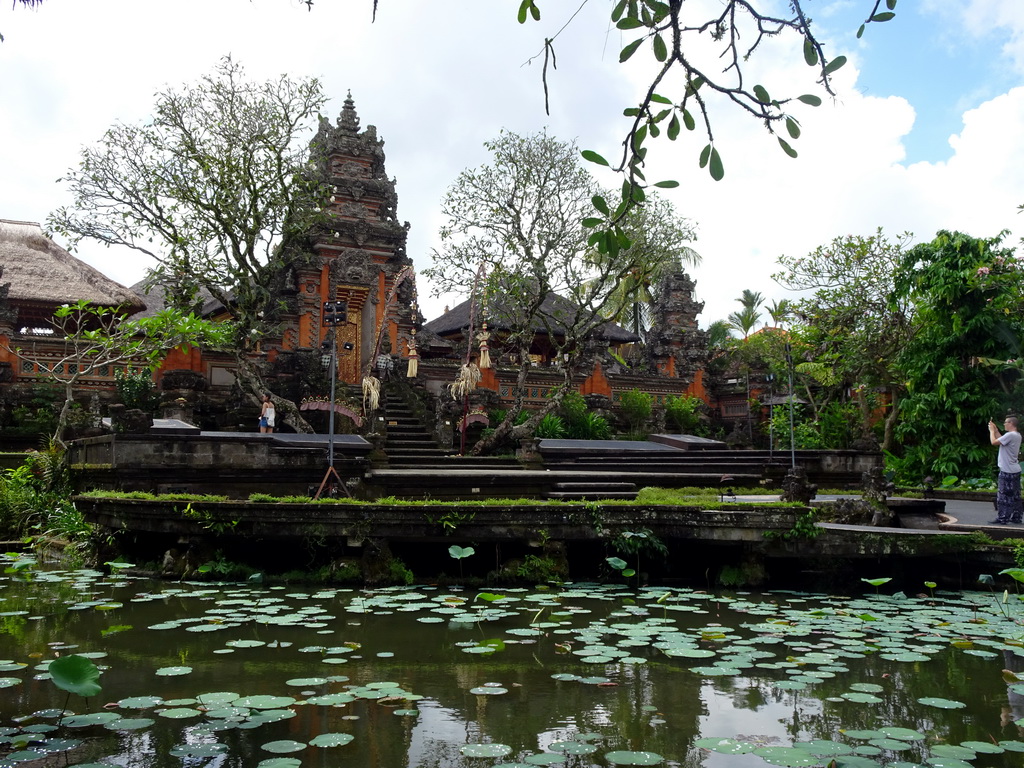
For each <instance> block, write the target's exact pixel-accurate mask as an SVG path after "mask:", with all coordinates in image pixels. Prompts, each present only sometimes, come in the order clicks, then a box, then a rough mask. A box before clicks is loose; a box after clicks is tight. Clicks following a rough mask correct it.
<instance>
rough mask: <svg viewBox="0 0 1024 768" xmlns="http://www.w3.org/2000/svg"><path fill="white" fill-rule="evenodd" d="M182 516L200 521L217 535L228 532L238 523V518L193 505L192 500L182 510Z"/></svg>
mask: <svg viewBox="0 0 1024 768" xmlns="http://www.w3.org/2000/svg"><path fill="white" fill-rule="evenodd" d="M181 516H182V517H183V518H185V519H186V520H193V521H195V522H197V523H199V525H200V526H202V527H203V528H205V529H206V530H208V531H210V532H211V533H215V534H217V535H220V534H224V533H228V532H229V531H232V530H234V528H235V526H237V525H238V520H230V519H223V518H220V517H217V516H216V515H214V514H213V513H212V512H210V511H209V510H206V509H200V508H196V507H193V506H192V502H191V501H190V502H189V503H188V504H186V505H185V508H184V509H183V510H181Z"/></svg>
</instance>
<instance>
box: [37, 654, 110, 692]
mask: <svg viewBox="0 0 1024 768" xmlns="http://www.w3.org/2000/svg"><path fill="white" fill-rule="evenodd" d="M47 670H48V671H49V673H50V679H51V680H52V681H53V684H54V685H56V686H57V687H58V688H60V689H61V690H62V691H68V692H69V693H75V694H78V695H79V696H83V697H85V698H89V697H90V696H95V695H96V694H98V693H99V692H100V691H101V690H103V689H102V687H101V686H100V684H99V682H98V680H99V679H100V670H99V668H98V667H97V666H96V665H95V664H94V663H93V662H92V661H91V660H90V659H87V658H85V657H84V656H76V655H74V654H72V655H71V656H62V657H61V658H59V659H54V660H53V661H51V662H50V663H49V665H48V666H47Z"/></svg>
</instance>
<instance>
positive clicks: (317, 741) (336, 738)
mask: <svg viewBox="0 0 1024 768" xmlns="http://www.w3.org/2000/svg"><path fill="white" fill-rule="evenodd" d="M354 739H355V736H352V735H351V734H348V733H321V734H320V735H319V736H316V737H315V738H313V739H312V740H310V742H309V743H310V746H313V747H343V746H344V745H346V744H349V743H351V742H352V741H353V740H354Z"/></svg>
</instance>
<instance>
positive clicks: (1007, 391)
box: [893, 232, 1024, 482]
mask: <svg viewBox="0 0 1024 768" xmlns="http://www.w3.org/2000/svg"><path fill="white" fill-rule="evenodd" d="M902 266H903V269H902V271H901V273H900V278H899V280H898V281H897V285H896V288H895V295H896V296H899V297H905V298H907V299H909V300H910V301H911V302H912V303H913V306H914V309H915V317H914V322H915V327H916V333H915V335H914V337H913V339H912V340H911V341H910V342H909V343H908V344H907V345H906V346H905V347H904V348H903V349H902V351H901V352H900V355H899V365H900V367H901V369H902V370H903V372H904V375H905V378H906V381H907V382H908V394H907V397H906V399H905V400H904V401H903V404H902V407H901V414H902V421H901V423H900V424H899V426H898V427H897V430H896V434H897V436H898V437H899V438H900V440H901V442H902V444H903V456H902V458H900V459H899V460H897V461H895V462H893V469H894V470H896V472H897V476H898V478H899V479H900V480H902V481H909V482H919V481H920V479H921V478H922V477H925V476H926V475H931V476H933V477H934V476H940V475H959V476H961V477H963V476H975V475H982V474H986V470H988V469H990V467H991V465H993V464H994V463H995V458H994V453H993V450H992V448H991V446H990V445H989V444H988V440H987V439H985V437H986V433H985V425H986V424H987V422H988V421H989V420H990V419H996V420H997V421H999V420H1001V416H1002V414H1005V413H1006V412H1007V410H1008V408H1010V407H1011V405H1012V403H1014V402H1018V403H1019V402H1020V400H1019V398H1018V399H1016V400H1014V398H1013V393H1014V391H1015V390H1016V391H1017V392H1019V391H1020V383H1021V378H1020V372H1019V371H1017V370H1013V369H1012V367H1010V368H1004V369H1000V368H998V367H992V366H989V365H985V364H983V363H982V359H989V360H1010V359H1014V358H1019V357H1020V356H1021V355H1020V342H1019V339H1020V337H1021V335H1022V333H1024V324H1022V316H1021V313H1020V306H1021V294H1022V283H1024V280H1022V271H1021V269H1020V265H1019V263H1018V261H1017V260H1016V259H1015V258H1014V256H1013V252H1012V250H1010V249H1006V248H1002V247H1001V240H1000V238H993V239H988V240H984V239H977V238H973V237H969V236H968V235H964V234H961V233H959V232H954V233H950V232H939V233H938V235H937V237H936V238H935V240H933V241H932V242H930V243H924V244H921V245H918V246H916V247H915V248H913V249H912V250H911V251H910V252H909V253H908V254H907V255H906V257H905V259H904V261H903V265H902Z"/></svg>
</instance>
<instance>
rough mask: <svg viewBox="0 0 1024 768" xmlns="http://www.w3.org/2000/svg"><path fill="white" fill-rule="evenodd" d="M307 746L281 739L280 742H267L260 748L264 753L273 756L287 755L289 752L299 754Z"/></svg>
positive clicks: (299, 742)
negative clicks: (270, 753)
mask: <svg viewBox="0 0 1024 768" xmlns="http://www.w3.org/2000/svg"><path fill="white" fill-rule="evenodd" d="M307 746H308V745H307V744H304V743H303V742H301V741H292V740H291V739H282V740H281V741H268V742H267V743H266V744H264V745H263V747H262V748H263V750H264V751H265V752H272V753H274V754H275V755H287V754H288V753H290V752H301V751H302V750H304V749H305V748H306V747H307Z"/></svg>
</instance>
